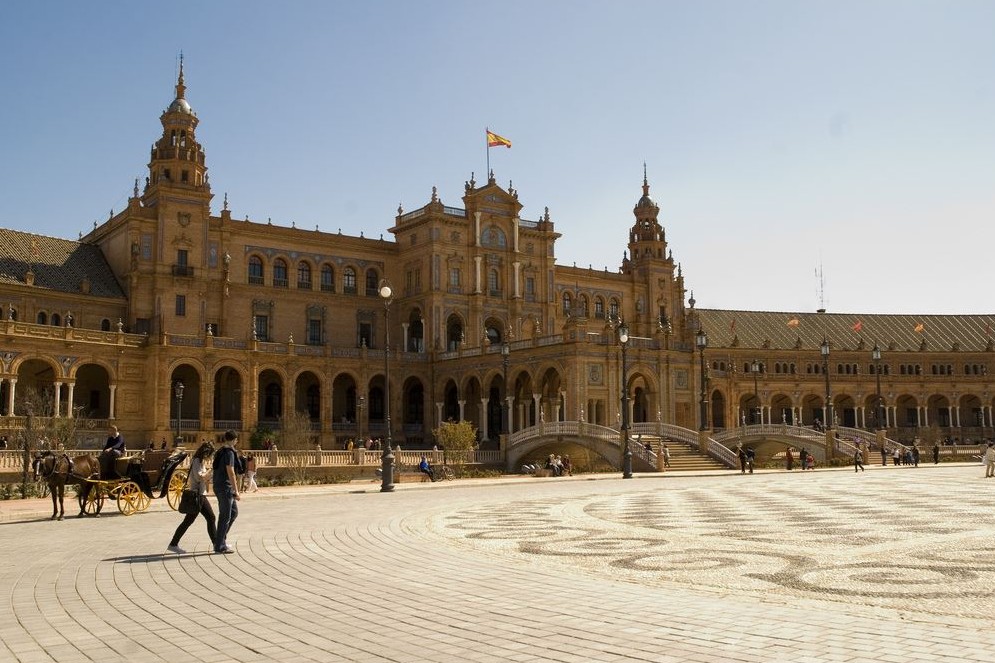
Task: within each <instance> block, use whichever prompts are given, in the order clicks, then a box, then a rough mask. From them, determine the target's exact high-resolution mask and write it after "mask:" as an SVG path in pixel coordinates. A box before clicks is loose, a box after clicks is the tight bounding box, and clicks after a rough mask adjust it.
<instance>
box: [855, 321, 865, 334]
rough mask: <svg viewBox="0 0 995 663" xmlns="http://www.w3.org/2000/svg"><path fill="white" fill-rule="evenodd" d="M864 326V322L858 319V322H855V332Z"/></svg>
mask: <svg viewBox="0 0 995 663" xmlns="http://www.w3.org/2000/svg"><path fill="white" fill-rule="evenodd" d="M863 328H864V323H863V322H861V321H860V320H857V322H855V323H854V324H853V331H855V332H859V331H860V330H861V329H863Z"/></svg>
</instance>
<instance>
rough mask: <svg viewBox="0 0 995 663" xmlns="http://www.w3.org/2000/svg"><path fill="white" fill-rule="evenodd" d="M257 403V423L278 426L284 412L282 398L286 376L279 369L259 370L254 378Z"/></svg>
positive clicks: (283, 396) (284, 391)
mask: <svg viewBox="0 0 995 663" xmlns="http://www.w3.org/2000/svg"><path fill="white" fill-rule="evenodd" d="M256 383H257V389H256V393H257V394H258V403H257V404H256V408H257V410H256V411H257V412H258V419H259V423H261V424H268V425H270V426H271V427H272V426H278V425H279V422H280V420H281V419H282V418H283V416H284V413H285V407H284V398H285V393H286V384H287V380H286V376H284V375H283V373H282V372H281V371H278V370H276V369H273V368H266V369H263V370H261V371H259V375H258V377H257V378H256Z"/></svg>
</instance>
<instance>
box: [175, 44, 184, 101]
mask: <svg viewBox="0 0 995 663" xmlns="http://www.w3.org/2000/svg"><path fill="white" fill-rule="evenodd" d="M186 92H187V86H186V85H184V84H183V51H180V75H179V76H178V77H177V79H176V98H177V99H184V98H185V96H184V95H186Z"/></svg>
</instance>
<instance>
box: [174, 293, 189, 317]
mask: <svg viewBox="0 0 995 663" xmlns="http://www.w3.org/2000/svg"><path fill="white" fill-rule="evenodd" d="M186 314H187V296H186V295H176V315H177V316H180V317H183V316H185V315H186Z"/></svg>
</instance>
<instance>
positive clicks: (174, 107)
mask: <svg viewBox="0 0 995 663" xmlns="http://www.w3.org/2000/svg"><path fill="white" fill-rule="evenodd" d="M167 111H168V112H170V113H184V114H186V115H193V109H192V108H190V104H188V103H187V100H186V99H183V98H182V97H180V98H177V99H174V100H173V103H171V104H169V108H168V109H167Z"/></svg>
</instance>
